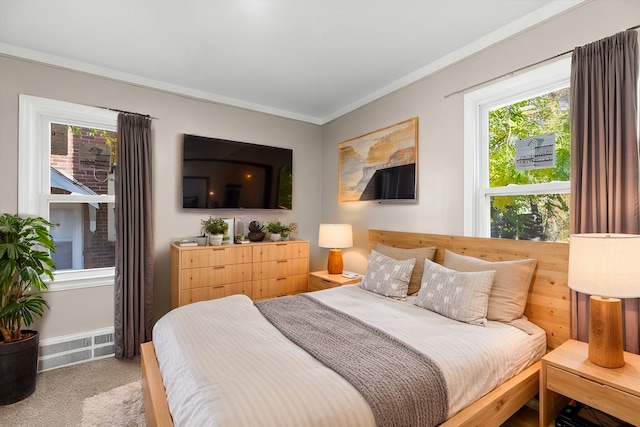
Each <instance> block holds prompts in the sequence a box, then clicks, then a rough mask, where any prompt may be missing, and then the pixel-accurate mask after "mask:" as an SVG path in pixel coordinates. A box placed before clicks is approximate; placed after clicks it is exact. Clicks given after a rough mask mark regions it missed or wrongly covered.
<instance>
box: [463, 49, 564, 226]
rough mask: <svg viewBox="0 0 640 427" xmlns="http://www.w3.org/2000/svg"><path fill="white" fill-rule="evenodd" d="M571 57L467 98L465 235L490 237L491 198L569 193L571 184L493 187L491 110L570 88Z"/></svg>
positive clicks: (466, 96)
mask: <svg viewBox="0 0 640 427" xmlns="http://www.w3.org/2000/svg"><path fill="white" fill-rule="evenodd" d="M570 73H571V58H570V57H569V58H564V59H560V60H558V61H555V62H553V63H551V64H549V65H545V66H541V67H539V68H536V69H533V70H531V71H528V72H526V73H522V74H519V75H517V76H515V77H511V78H509V79H507V80H504V81H500V82H498V83H495V84H492V85H490V86H487V87H484V88H481V89H478V90H476V91H473V92H470V93H468V94H466V95H465V96H464V171H465V176H464V235H465V236H481V237H489V236H490V235H491V231H490V226H489V196H499V195H512V194H522V191H523V190H526V192H527V193H528V194H549V193H569V190H570V183H569V182H568V181H567V182H551V183H545V184H529V185H509V186H506V187H499V188H489V176H488V174H489V169H488V162H489V160H488V157H489V142H488V139H489V130H488V129H487V128H486V127H487V126H486V125H487V123H488V117H489V111H490V110H492V109H495V108H499V107H501V106H504V105H508V104H512V103H515V102H518V101H521V100H523V99H527V98H533V97H535V96H538V95H541V94H544V93H548V92H551V91H553V90H557V89H560V88H563V87H567V86H568V85H569V79H570Z"/></svg>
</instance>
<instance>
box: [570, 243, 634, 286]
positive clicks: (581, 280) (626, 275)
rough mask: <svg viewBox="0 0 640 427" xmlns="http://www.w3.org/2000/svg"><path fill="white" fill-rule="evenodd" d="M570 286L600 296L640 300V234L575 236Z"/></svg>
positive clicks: (571, 251) (571, 248) (572, 249)
mask: <svg viewBox="0 0 640 427" xmlns="http://www.w3.org/2000/svg"><path fill="white" fill-rule="evenodd" d="M569 287H570V288H571V289H573V290H575V291H578V292H582V293H585V294H589V295H596V296H604V297H615V298H637V297H640V235H635V234H605V233H589V234H572V235H571V241H570V243H569Z"/></svg>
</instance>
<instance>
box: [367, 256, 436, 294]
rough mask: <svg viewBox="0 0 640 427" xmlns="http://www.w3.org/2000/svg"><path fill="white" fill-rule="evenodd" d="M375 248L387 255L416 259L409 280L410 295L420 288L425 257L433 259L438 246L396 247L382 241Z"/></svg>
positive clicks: (401, 258)
mask: <svg viewBox="0 0 640 427" xmlns="http://www.w3.org/2000/svg"><path fill="white" fill-rule="evenodd" d="M373 250H374V251H376V252H378V253H381V254H382V255H386V256H388V257H391V258H393V259H399V260H404V259H411V258H415V259H416V265H414V266H413V273H411V279H410V280H409V290H408V291H407V294H408V295H413V294H415V293H416V292H418V291H419V290H420V281H421V280H422V271H423V269H424V260H425V258H426V259H428V260H430V261H433V257H434V256H435V254H436V247H435V246H430V247H428V248H411V249H406V248H396V247H393V246H387V245H383V244H382V243H376V245H375V246H374V247H373Z"/></svg>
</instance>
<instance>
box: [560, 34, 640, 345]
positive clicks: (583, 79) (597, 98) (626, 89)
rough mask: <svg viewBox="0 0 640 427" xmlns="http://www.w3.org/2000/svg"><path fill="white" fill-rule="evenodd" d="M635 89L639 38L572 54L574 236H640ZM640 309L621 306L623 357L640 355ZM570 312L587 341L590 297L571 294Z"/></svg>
mask: <svg viewBox="0 0 640 427" xmlns="http://www.w3.org/2000/svg"><path fill="white" fill-rule="evenodd" d="M637 85H638V36H637V33H636V31H633V30H628V31H625V32H622V33H618V34H616V35H614V36H612V37H609V38H606V39H603V40H600V41H597V42H594V43H591V44H588V45H586V46H583V47H578V48H576V49H575V50H574V51H573V56H572V64H571V159H572V160H571V232H572V233H628V234H639V233H640V217H639V214H638V210H639V207H638V134H637V127H636V126H637V120H638V106H637V93H638V92H637V90H638V86H637ZM638 257H639V258H638V259H639V260H640V254H638ZM639 280H640V278H639ZM639 301H640V300H639V299H637V298H634V299H625V300H623V319H624V325H625V326H624V339H625V349H626V350H627V351H630V352H634V353H638V352H639V346H638V342H639V323H640V320H639V316H638V312H639ZM571 308H572V310H571V312H572V313H571V315H572V324H571V335H572V338H574V339H579V340H581V341H587V340H588V337H589V324H588V319H589V296H588V295H584V294H580V293H576V292H573V291H572V295H571Z"/></svg>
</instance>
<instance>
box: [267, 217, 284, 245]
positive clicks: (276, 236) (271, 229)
mask: <svg viewBox="0 0 640 427" xmlns="http://www.w3.org/2000/svg"><path fill="white" fill-rule="evenodd" d="M262 230H263V231H266V232H267V233H269V234H270V236H269V238H270V239H271V240H272V241H274V242H277V241H278V240H280V238H281V237H282V236H281V235H282V233H283V232H287V230H288V228H287V226H286V225H284V224H283V223H281V222H280V221H278V220H276V221H272V222H268V223H266V224H265V225H264V227H262Z"/></svg>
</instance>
